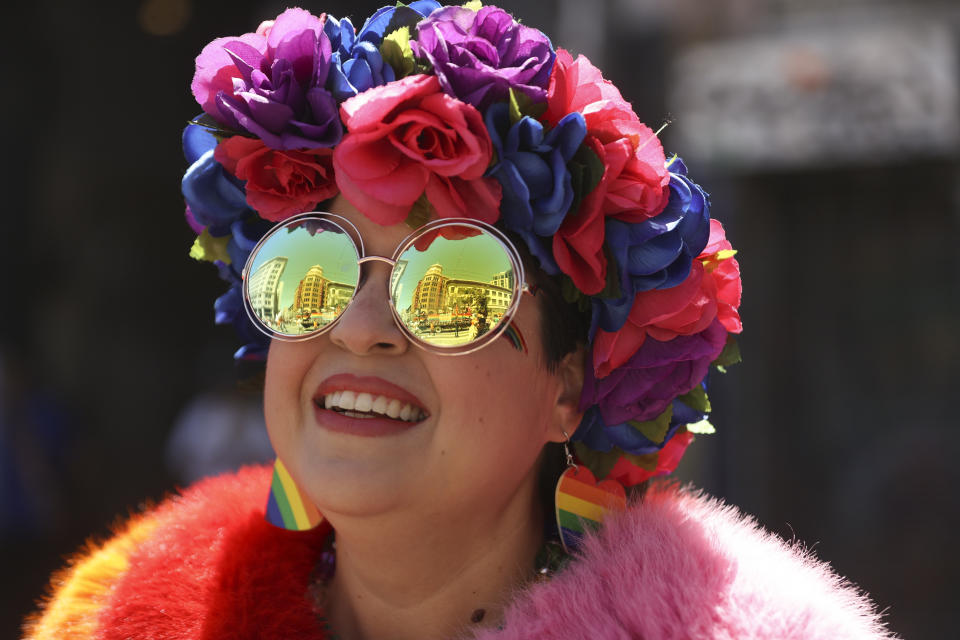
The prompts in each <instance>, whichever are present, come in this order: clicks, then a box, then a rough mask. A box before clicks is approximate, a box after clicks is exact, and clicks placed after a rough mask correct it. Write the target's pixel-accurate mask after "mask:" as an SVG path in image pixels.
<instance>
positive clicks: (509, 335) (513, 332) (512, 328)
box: [503, 322, 527, 355]
mask: <svg viewBox="0 0 960 640" xmlns="http://www.w3.org/2000/svg"><path fill="white" fill-rule="evenodd" d="M503 337H504V338H506V339H507V340H509V341H510V344H512V345H513V348H514V349H516V350H517V351H519V352H521V353H522V354H524V355H526V354H527V341H526V340H524V339H523V334H522V333H520V327H518V326H517V325H516V324H514V323H512V322H511V323H510V324H508V325H507V328H506V329H504V330H503Z"/></svg>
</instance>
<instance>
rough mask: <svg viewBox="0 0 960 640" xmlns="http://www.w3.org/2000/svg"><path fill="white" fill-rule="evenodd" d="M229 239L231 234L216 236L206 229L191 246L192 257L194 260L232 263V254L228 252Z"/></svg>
mask: <svg viewBox="0 0 960 640" xmlns="http://www.w3.org/2000/svg"><path fill="white" fill-rule="evenodd" d="M229 241H230V236H223V237H221V238H215V237H213V236H212V235H210V232H209V231H207V230H206V229H204V230H203V232H202V233H201V234H200V235H199V236H197V239H196V240H194V241H193V246H192V247H190V257H191V258H193V259H194V260H205V261H207V262H214V261H216V260H220V261H221V262H224V263H226V264H230V254H228V253H227V242H229Z"/></svg>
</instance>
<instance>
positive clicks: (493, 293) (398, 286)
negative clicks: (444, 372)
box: [390, 225, 516, 348]
mask: <svg viewBox="0 0 960 640" xmlns="http://www.w3.org/2000/svg"><path fill="white" fill-rule="evenodd" d="M431 237H432V240H431ZM431 237H425V238H421V239H419V240H418V241H417V242H416V243H415V244H414V245H413V246H411V247H409V248H408V249H406V250H405V251H404V252H403V253H402V254H401V255H400V257H399V258H398V260H397V264H396V266H395V267H394V270H393V275H392V277H391V279H390V298H391V300H392V301H393V305H394V308H395V309H396V312H397V315H398V316H399V317H400V321H401V322H402V323H403V324H404V325H405V326H406V328H407V329H408V330H409V331H410V333H412V334H413V335H414V336H415V337H417V338H418V339H420V340H423V341H424V342H427V343H429V344H431V345H433V346H436V347H444V348H446V347H449V348H455V347H461V346H463V345H466V344H469V343H471V342H473V341H475V340H478V339H480V338H482V337H483V336H484V335H485V334H487V333H489V332H491V331H494V330H495V329H496V328H497V326H498V325H499V324H500V322H501V321H502V319H503V315H504V313H506V311H507V310H508V309H509V308H510V307H511V305H512V303H513V296H514V293H513V292H514V289H515V277H516V276H515V274H514V270H513V266H512V264H511V262H510V258H509V256H508V254H507V252H506V250H505V249H504V247H503V245H502V244H500V242H499V241H498V240H497V239H496V238H494V237H493V236H492V235H489V234H487V233H481V232H479V231H478V230H477V229H476V228H474V227H468V226H463V227H459V226H456V225H453V226H447V227H442V231H441V235H438V236H435V237H433V236H431Z"/></svg>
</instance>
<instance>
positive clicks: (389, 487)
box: [284, 455, 422, 518]
mask: <svg viewBox="0 0 960 640" xmlns="http://www.w3.org/2000/svg"><path fill="white" fill-rule="evenodd" d="M294 459H295V460H296V461H295V462H294V463H293V466H294V467H295V468H296V470H294V469H291V473H292V474H294V477H295V478H296V480H297V482H298V484H299V485H300V488H301V490H302V491H304V492H305V493H306V494H307V495H308V496H309V497H310V499H311V500H312V501H313V503H314V504H315V505H316V506H317V508H318V509H319V510H320V512H321V513H324V514H329V515H330V516H333V517H334V518H335V515H336V514H341V515H345V516H361V515H373V514H377V513H383V512H386V511H389V510H391V509H392V508H393V507H395V506H396V505H398V504H402V503H404V502H408V501H409V500H408V499H406V498H407V497H408V496H410V495H414V494H415V493H416V488H415V486H414V485H415V484H416V478H417V477H422V471H420V470H419V469H417V468H410V469H403V468H398V467H397V463H398V460H397V457H396V456H393V457H392V459H390V460H388V461H386V463H385V462H384V461H383V460H382V459H379V458H378V457H375V458H371V457H364V458H355V457H351V458H332V457H328V456H296V455H295V456H294ZM286 460H287V458H286V457H284V461H285V462H286ZM290 466H291V465H289V464H288V468H290Z"/></svg>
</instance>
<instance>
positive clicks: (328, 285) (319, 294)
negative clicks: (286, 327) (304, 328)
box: [284, 264, 356, 322]
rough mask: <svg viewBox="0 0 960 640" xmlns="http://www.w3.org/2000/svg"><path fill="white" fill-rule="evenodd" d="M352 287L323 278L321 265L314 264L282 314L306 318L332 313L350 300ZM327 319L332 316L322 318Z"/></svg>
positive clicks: (288, 316) (289, 316)
mask: <svg viewBox="0 0 960 640" xmlns="http://www.w3.org/2000/svg"><path fill="white" fill-rule="evenodd" d="M354 289H356V287H355V286H353V285H350V284H346V283H343V282H336V281H334V280H329V279H327V278H325V277H324V276H323V267H322V266H320V265H318V264H315V265H313V266H312V267H310V269H309V270H308V271H307V273H306V275H304V276H303V279H302V280H300V284H298V285H297V290H296V291H295V292H294V294H293V304H291V305H290V307H289V309H288V311H287V312H286V313H285V314H284V315H285V317H286V318H289V319H293V318H299V319H300V320H306V319H307V316H310V315H315V314H334V312H338V311H340V310H342V309H343V308H344V307H345V306H346V305H347V303H348V302H350V299H351V298H352V297H353V292H354ZM291 316H292V317H291ZM329 320H332V317H331V318H323V321H324V322H328V321H329Z"/></svg>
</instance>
